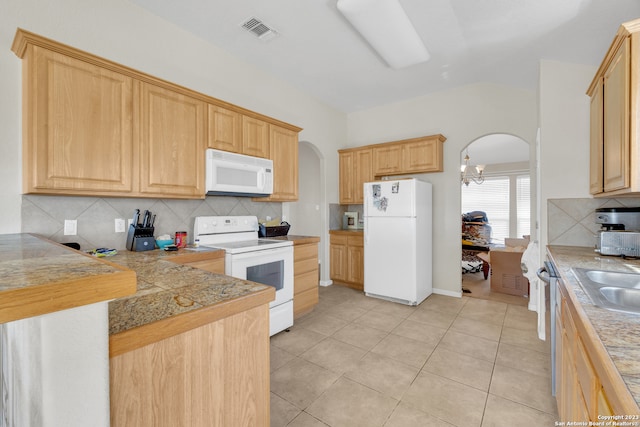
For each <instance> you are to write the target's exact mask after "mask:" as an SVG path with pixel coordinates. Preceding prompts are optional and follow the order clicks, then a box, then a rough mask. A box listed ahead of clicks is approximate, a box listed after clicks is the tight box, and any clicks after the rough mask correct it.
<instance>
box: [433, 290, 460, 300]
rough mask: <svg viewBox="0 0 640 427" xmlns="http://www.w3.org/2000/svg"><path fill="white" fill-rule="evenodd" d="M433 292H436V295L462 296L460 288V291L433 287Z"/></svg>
mask: <svg viewBox="0 0 640 427" xmlns="http://www.w3.org/2000/svg"><path fill="white" fill-rule="evenodd" d="M433 293H434V294H438V295H445V296H448V297H454V298H462V290H460V291H448V290H446V289H438V288H433Z"/></svg>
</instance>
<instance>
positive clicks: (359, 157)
mask: <svg viewBox="0 0 640 427" xmlns="http://www.w3.org/2000/svg"><path fill="white" fill-rule="evenodd" d="M371 157H372V152H371V149H367V150H358V151H356V152H355V157H354V162H353V180H352V183H353V202H352V203H353V204H362V203H364V195H363V184H364V183H365V182H371V181H373V180H374V177H373V165H372V160H371Z"/></svg>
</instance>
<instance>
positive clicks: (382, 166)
mask: <svg viewBox="0 0 640 427" xmlns="http://www.w3.org/2000/svg"><path fill="white" fill-rule="evenodd" d="M445 140H446V138H445V137H444V136H442V135H432V136H424V137H421V138H412V139H405V140H402V141H396V142H387V143H385V144H377V145H374V146H372V147H373V174H374V175H375V176H377V177H382V176H391V175H404V174H408V173H428V172H442V171H443V164H442V151H443V150H442V143H443V142H444V141H445Z"/></svg>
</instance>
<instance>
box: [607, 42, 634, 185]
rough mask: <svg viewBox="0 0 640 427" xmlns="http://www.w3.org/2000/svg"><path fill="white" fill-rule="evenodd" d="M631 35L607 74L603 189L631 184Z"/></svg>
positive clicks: (615, 57) (621, 47)
mask: <svg viewBox="0 0 640 427" xmlns="http://www.w3.org/2000/svg"><path fill="white" fill-rule="evenodd" d="M629 74H630V73H629V39H627V40H626V41H625V42H624V43H623V44H622V45H621V46H620V49H619V51H618V52H617V53H616V55H615V56H614V58H613V61H612V62H611V65H609V67H608V68H607V70H606V72H605V74H604V94H603V97H604V191H605V192H606V191H613V190H619V189H622V188H627V187H629V179H630V177H629V149H630V141H629V117H628V116H629V90H628V89H629Z"/></svg>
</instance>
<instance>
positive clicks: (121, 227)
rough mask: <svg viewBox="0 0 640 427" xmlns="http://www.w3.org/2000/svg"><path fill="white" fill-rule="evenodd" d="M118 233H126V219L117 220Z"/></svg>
mask: <svg viewBox="0 0 640 427" xmlns="http://www.w3.org/2000/svg"><path fill="white" fill-rule="evenodd" d="M115 222H116V233H124V219H122V218H116V221H115Z"/></svg>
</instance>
